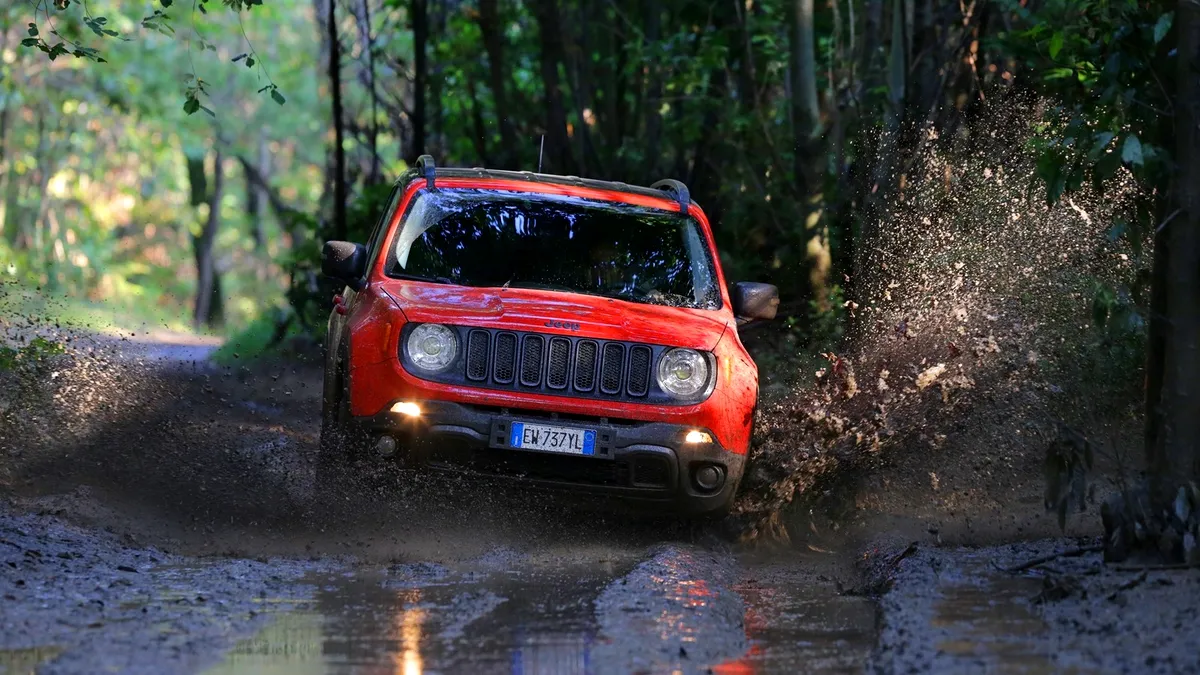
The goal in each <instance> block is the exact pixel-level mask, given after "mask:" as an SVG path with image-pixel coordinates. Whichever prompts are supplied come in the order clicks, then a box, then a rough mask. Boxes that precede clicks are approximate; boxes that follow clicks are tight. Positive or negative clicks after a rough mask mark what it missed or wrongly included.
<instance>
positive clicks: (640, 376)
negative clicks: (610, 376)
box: [625, 345, 652, 396]
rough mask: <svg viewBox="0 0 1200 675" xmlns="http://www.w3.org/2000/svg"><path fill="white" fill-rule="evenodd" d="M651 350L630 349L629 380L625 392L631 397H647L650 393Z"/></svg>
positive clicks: (641, 348)
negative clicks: (647, 393)
mask: <svg viewBox="0 0 1200 675" xmlns="http://www.w3.org/2000/svg"><path fill="white" fill-rule="evenodd" d="M651 355H652V353H651V351H650V348H649V347H647V346H645V345H635V346H633V347H630V348H629V380H628V381H627V382H626V383H625V391H627V392H629V395H630V396H645V395H646V392H648V391H650V357H651Z"/></svg>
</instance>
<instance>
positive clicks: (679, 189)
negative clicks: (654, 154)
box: [650, 178, 692, 213]
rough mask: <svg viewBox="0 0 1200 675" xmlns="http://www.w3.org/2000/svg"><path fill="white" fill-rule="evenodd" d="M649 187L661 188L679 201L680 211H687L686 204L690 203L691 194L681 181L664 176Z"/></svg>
mask: <svg viewBox="0 0 1200 675" xmlns="http://www.w3.org/2000/svg"><path fill="white" fill-rule="evenodd" d="M650 187H651V188H653V189H655V190H662V191H663V192H666V193H667V194H669V195H671V196H672V197H674V198H675V200H676V201H678V202H679V212H680V213H687V212H688V205H689V204H691V203H692V195H691V193H690V192H688V188H687V186H686V185H684V184H683V183H682V182H681V181H677V180H675V179H674V178H664V179H663V180H660V181H658V182H657V183H655V184H654V185H651V186H650Z"/></svg>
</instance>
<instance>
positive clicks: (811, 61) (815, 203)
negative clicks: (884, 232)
mask: <svg viewBox="0 0 1200 675" xmlns="http://www.w3.org/2000/svg"><path fill="white" fill-rule="evenodd" d="M794 9H795V15H794V17H793V18H794V22H795V23H794V24H793V33H792V50H791V51H792V64H791V65H792V127H793V133H794V134H795V142H796V150H795V153H796V154H795V172H796V186H797V193H798V194H799V195H800V198H801V200H802V202H801V208H802V216H803V219H802V221H801V223H802V228H803V229H802V230H801V231H800V232H797V233H796V235H793V237H794V239H793V240H798V241H799V242H802V246H803V251H804V258H805V261H806V264H807V266H808V283H809V287H808V289H807V290H808V294H809V297H810V298H811V299H812V300H815V301H816V302H817V304H818V307H820V308H821V309H822V310H824V309H825V308H826V304H827V302H828V299H829V291H828V288H827V286H828V276H829V267H830V264H831V263H830V253H829V238H828V236H827V233H826V231H825V224H824V221H823V217H822V216H823V210H824V206H825V204H824V174H825V172H824V153H823V152H822V148H821V147H820V145H821V143H820V139H821V109H820V106H819V104H818V102H817V60H816V42H815V40H814V37H813V0H795V7H794Z"/></svg>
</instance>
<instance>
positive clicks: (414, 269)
mask: <svg viewBox="0 0 1200 675" xmlns="http://www.w3.org/2000/svg"><path fill="white" fill-rule="evenodd" d="M386 271H387V274H388V276H391V277H394V278H399V279H404V278H409V279H420V280H424V281H433V282H440V283H453V284H459V285H462V286H483V287H502V288H538V289H545V290H554V291H566V292H571V293H586V294H591V295H601V296H605V297H613V298H621V299H623V300H631V301H633V302H643V303H652V304H661V305H674V306H678V307H694V308H698V309H717V308H719V307H720V294H719V292H718V290H717V281H716V278H717V277H716V271H715V269H714V267H713V261H712V257H711V255H710V253H709V249H708V246H707V244H706V243H705V240H704V237H703V235H702V234H701V232H700V227H699V225H697V223H696V221H695V220H693V219H692V218H691V217H690V216H686V215H683V214H680V213H677V212H670V211H663V210H660V209H651V208H643V207H637V206H631V205H628V204H616V203H611V202H605V201H598V200H590V199H581V198H577V197H563V196H559V195H542V194H536V193H527V192H503V191H497V190H465V189H449V190H448V189H441V190H437V191H434V192H427V191H422V192H419V193H418V194H417V196H416V197H415V198H414V199H413V202H412V205H411V206H410V208H409V211H408V213H407V214H406V215H405V218H404V220H403V222H402V224H401V226H400V228H399V231H398V233H397V234H396V238H395V240H394V241H393V242H392V244H391V245H390V246H389V247H388V260H387V267H386Z"/></svg>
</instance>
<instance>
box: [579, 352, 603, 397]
mask: <svg viewBox="0 0 1200 675" xmlns="http://www.w3.org/2000/svg"><path fill="white" fill-rule="evenodd" d="M599 351H600V345H599V344H597V343H595V342H593V341H591V340H582V341H580V342H579V344H578V345H576V346H575V390H576V391H591V390H592V388H594V387H595V386H596V355H597V354H598V353H599Z"/></svg>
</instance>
